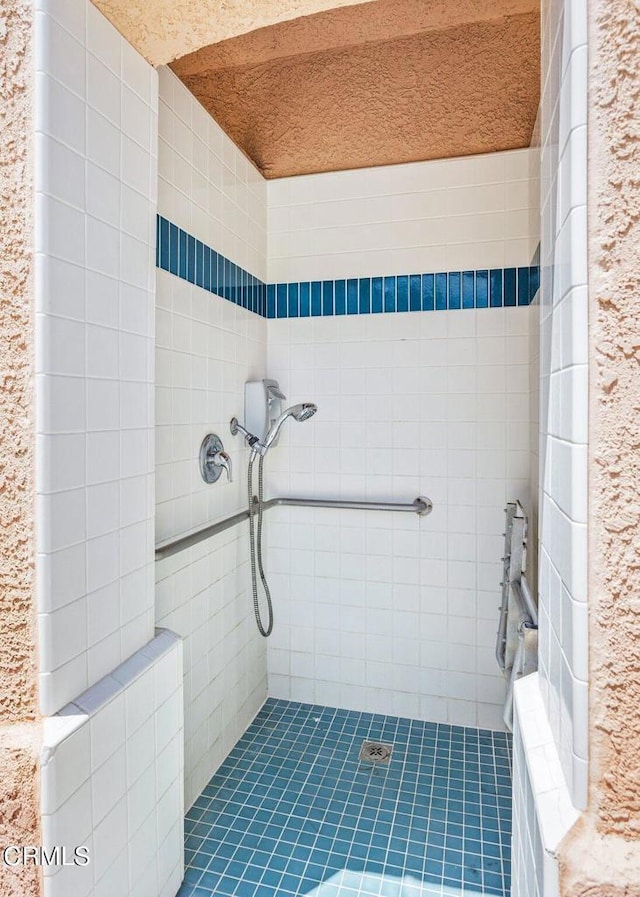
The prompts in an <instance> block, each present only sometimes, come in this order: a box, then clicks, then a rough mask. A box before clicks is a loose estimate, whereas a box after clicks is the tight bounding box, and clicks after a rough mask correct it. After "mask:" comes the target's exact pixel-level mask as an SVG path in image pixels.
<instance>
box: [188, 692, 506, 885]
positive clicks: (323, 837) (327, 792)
mask: <svg viewBox="0 0 640 897" xmlns="http://www.w3.org/2000/svg"><path fill="white" fill-rule="evenodd" d="M364 740H374V741H384V742H390V743H392V744H393V755H392V758H391V762H390V764H389V766H386V767H385V766H373V765H371V764H365V763H362V762H359V760H358V755H359V753H360V747H361V745H362V742H363V741H364ZM185 826H186V831H185V856H186V874H185V880H184V884H183V886H182V888H181V890H180V892H179V897H210V895H212V894H216V895H217V894H221V895H237V897H273V895H282V897H292V895H303V894H304V895H313V897H369V895H376V897H420V895H422V897H436V895H438V897H444V895H446V897H455V895H465V897H471V895H478V894H480V893H486V894H497V895H500V897H506V895H508V894H509V888H510V843H511V745H510V739H509V737H508V736H507V735H506V734H504V733H501V732H489V731H487V730H481V729H467V728H464V729H463V728H459V727H457V726H446V725H442V724H435V723H425V722H417V721H415V720H408V719H400V718H397V717H392V716H377V715H374V714H370V713H357V712H353V711H348V710H333V709H331V708H327V707H315V706H312V705H309V704H295V703H291V702H289V701H280V700H274V699H272V698H270V699H269V700H268V701H267V702H266V704H265V705H264V707H263V708H262V710H261V711H260V713H259V714H258V716H257V717H256V719H255V720H254V722H253V723H252V725H251V726H250V728H249V729H248V731H247V732H246V734H245V735H244V736H243V737H242V738H241V740H240V741H239V742H238V744H237V745H236V746H235V748H234V749H233V751H232V752H231V754H230V755H229V757H228V758H227V760H226V761H225V762H224V764H223V765H222V766H221V767H220V769H219V771H218V772H217V773H216V775H215V776H214V777H213V778H212V779H211V781H210V782H209V784H208V785H207V787H206V788H205V789H204V791H203V792H202V794H201V795H200V797H199V798H198V800H197V801H196V802H195V804H194V805H193V807H192V808H191V809H190V810H189V812H188V814H187V818H186V821H185Z"/></svg>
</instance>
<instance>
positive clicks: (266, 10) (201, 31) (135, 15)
mask: <svg viewBox="0 0 640 897" xmlns="http://www.w3.org/2000/svg"><path fill="white" fill-rule="evenodd" d="M362 2H363V0H200V2H199V3H194V2H193V0H93V3H94V5H95V6H97V7H98V9H99V10H100V11H101V12H102V13H103V14H104V15H105V16H106V17H107V18H108V19H109V21H110V22H112V23H113V25H115V27H116V28H117V29H118V31H119V32H120V34H122V35H123V37H125V38H126V39H127V40H128V41H129V43H130V44H132V45H133V46H134V47H135V48H136V50H138V52H139V53H141V54H142V55H143V56H144V58H145V59H146V60H147V61H148V62H150V63H151V64H152V65H163V64H165V63H167V62H172V61H173V60H174V59H177V58H178V57H179V56H184V55H185V54H186V53H192V52H193V51H194V50H198V49H199V48H200V47H207V46H208V45H209V44H214V43H217V42H218V41H221V40H226V39H227V38H230V37H235V36H236V35H238V34H245V33H246V32H247V31H253V30H254V29H255V28H265V27H266V26H267V25H273V24H274V23H275V22H286V21H287V20H289V19H295V18H297V17H298V16H308V15H311V14H312V13H315V12H320V11H321V10H323V9H333V7H335V6H353V5H355V4H357V3H362Z"/></svg>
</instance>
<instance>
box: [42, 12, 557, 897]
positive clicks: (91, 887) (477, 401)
mask: <svg viewBox="0 0 640 897" xmlns="http://www.w3.org/2000/svg"><path fill="white" fill-rule="evenodd" d="M37 37H38V44H37V48H38V53H37V59H36V67H37V72H38V75H37V91H36V107H37V109H38V110H39V111H38V116H39V117H38V122H39V129H38V133H37V143H36V155H37V160H38V168H37V170H38V183H37V189H38V197H37V202H38V206H37V210H38V216H39V217H38V221H39V222H40V224H39V227H38V229H37V233H36V253H37V308H38V330H37V342H38V347H37V364H38V369H37V378H38V391H39V395H40V396H42V399H41V402H40V404H39V406H38V410H37V426H38V440H39V443H38V444H39V451H40V456H41V458H42V459H45V458H46V463H41V464H40V471H41V475H40V478H39V482H38V507H39V514H40V521H41V526H40V536H39V538H40V543H39V547H38V568H37V575H38V582H39V602H40V604H39V611H40V639H41V644H42V646H43V650H42V668H41V683H42V684H41V694H42V712H43V714H45V715H46V716H47V726H46V729H45V731H46V740H47V751H48V753H47V758H48V760H47V764H44V767H43V769H44V771H43V793H44V794H45V796H46V800H45V806H46V809H45V810H44V813H45V820H46V825H45V838H46V839H49V840H51V839H52V840H51V843H58V840H59V839H61V838H62V839H67V840H68V839H69V838H72V839H73V840H74V841H77V843H90V844H91V846H92V849H93V850H95V852H96V856H100V857H101V859H100V860H99V861H98V862H96V863H95V864H93V865H92V866H91V867H90V868H89V869H88V871H85V873H84V875H83V876H82V877H70V873H68V872H67V871H66V870H62V871H60V872H57V873H56V874H53V875H47V876H46V889H45V892H46V893H47V895H48V897H57V895H62V894H64V895H65V897H67V895H72V897H84V895H89V894H95V895H105V897H106V895H109V897H112V895H115V894H116V893H118V894H120V893H122V894H127V895H128V894H131V895H143V894H154V895H155V894H162V895H163V897H173V895H175V894H176V893H177V891H178V889H179V887H180V883H181V880H182V877H183V874H184V871H185V866H184V864H185V862H186V869H187V875H186V877H185V884H184V886H183V887H184V889H185V890H184V892H183V893H185V894H187V893H188V894H192V893H193V894H195V895H197V897H204V895H206V894H216V893H220V894H225V895H229V897H231V895H232V894H238V895H240V897H245V895H246V897H253V895H254V894H259V895H260V897H267V895H269V894H275V893H290V894H292V895H293V894H296V893H314V894H322V895H323V897H329V895H336V897H337V895H338V894H342V895H346V897H355V894H356V893H373V894H383V893H384V894H386V893H387V892H388V893H394V894H403V895H405V897H408V895H409V894H416V895H417V894H423V895H429V897H431V895H432V894H433V895H435V894H438V895H441V897H443V895H454V894H468V893H472V892H474V893H478V892H483V891H484V892H485V893H491V894H498V895H506V894H507V893H508V888H509V881H510V847H509V842H510V833H511V822H510V819H511V816H510V775H511V773H510V770H511V766H510V763H511V743H510V736H509V735H507V733H505V731H504V723H503V703H504V697H505V682H504V678H503V676H502V674H501V673H500V672H499V670H498V668H497V665H496V661H495V657H494V645H495V633H496V626H497V607H498V603H499V592H500V579H501V575H502V569H503V566H502V560H501V554H502V550H503V538H502V534H503V531H504V507H505V503H506V502H507V501H513V500H515V499H519V500H520V501H521V502H522V503H523V504H524V505H525V506H526V507H527V508H529V509H530V510H531V513H532V521H533V520H535V511H536V507H537V473H536V470H537V463H538V455H539V445H538V432H537V431H538V418H537V395H538V389H539V387H538V371H537V364H538V351H537V339H538V338H537V334H538V327H539V308H538V287H539V277H540V275H539V271H540V268H539V259H540V256H539V252H538V243H539V237H540V234H539V201H538V195H539V150H538V149H536V148H531V149H524V150H514V151H508V152H499V153H493V154H491V155H481V156H475V157H468V158H454V159H447V160H442V161H434V162H421V163H412V164H407V165H398V166H393V167H386V168H370V169H361V170H357V171H345V172H330V173H327V174H318V175H309V176H301V177H296V178H284V179H279V180H273V181H269V182H267V181H265V180H264V179H263V178H262V176H261V175H260V174H259V172H258V171H257V170H256V169H255V168H254V167H253V165H252V164H251V163H250V162H249V161H248V159H247V158H246V157H245V156H244V155H243V154H242V153H241V152H240V150H239V149H238V148H237V147H236V146H235V145H234V144H233V143H232V141H231V140H230V139H229V138H228V137H227V135H226V134H225V133H224V132H223V131H222V130H221V128H220V127H219V126H218V125H217V124H216V123H215V122H214V121H213V119H212V118H211V117H210V116H209V115H208V114H207V113H206V112H205V110H204V109H203V108H202V107H201V106H200V105H199V104H198V102H197V101H196V100H195V99H194V97H193V96H192V95H191V94H190V93H189V92H188V91H187V89H186V88H185V87H184V85H183V84H182V83H181V82H180V81H179V79H178V78H177V77H176V76H175V75H174V74H173V73H172V72H171V71H170V69H169V68H166V67H162V68H160V69H159V71H158V72H156V71H154V70H153V69H152V68H151V67H150V66H149V65H148V64H147V63H146V62H144V60H142V58H141V57H139V56H138V55H137V54H136V53H135V51H134V50H133V49H132V48H131V47H130V46H129V45H128V44H127V43H126V41H124V39H123V38H122V37H120V35H119V34H118V33H117V32H116V31H115V29H114V28H113V27H112V26H111V25H110V24H109V23H107V21H106V20H105V19H104V18H103V17H102V16H101V15H100V14H99V13H98V12H97V10H96V9H95V8H94V7H93V6H92V5H91V4H90V3H88V2H84V0H83V2H82V3H77V4H51V3H49V2H45V0H42V2H41V3H40V4H39V7H38V30H37ZM265 377H270V378H275V379H277V380H278V381H279V384H280V387H281V388H282V390H283V391H284V393H285V394H286V396H287V402H288V404H293V403H296V402H301V401H313V402H315V403H316V404H317V405H318V413H317V414H316V415H315V416H314V417H313V419H312V420H311V421H309V422H308V423H305V424H304V425H303V426H298V425H295V424H294V425H291V426H290V427H289V429H286V428H285V429H284V430H283V432H282V436H281V439H280V444H279V446H278V447H277V448H276V449H275V450H274V451H273V452H272V453H270V454H269V456H268V458H267V460H266V462H265V469H266V492H267V495H268V496H297V497H303V498H325V499H357V500H363V501H374V500H375V501H397V502H412V501H413V500H414V499H415V498H416V497H417V496H427V497H428V498H429V499H430V500H431V501H432V502H433V510H432V512H431V513H430V514H429V515H427V516H424V517H418V516H416V515H414V514H394V513H391V512H387V513H381V512H378V511H367V510H334V509H320V508H313V509H312V508H291V507H278V508H275V509H271V510H270V511H269V512H268V515H267V517H266V525H265V527H266V534H265V536H266V543H265V545H266V547H265V551H266V560H267V567H268V575H269V578H270V581H271V585H272V589H273V593H274V605H275V628H274V632H273V635H272V637H271V638H270V639H269V640H268V641H267V642H266V641H265V640H264V639H262V638H261V637H260V635H259V633H258V632H257V630H256V627H255V622H254V620H253V614H252V607H251V601H250V594H249V546H248V535H247V532H246V529H247V527H246V525H239V526H236V527H234V528H230V529H228V530H226V531H225V532H224V533H222V534H220V535H217V536H215V537H213V538H211V539H209V540H206V541H202V542H200V543H198V544H195V545H193V546H192V547H189V548H187V549H185V550H184V551H181V552H178V553H175V554H173V555H171V556H162V557H160V556H159V557H158V558H157V559H156V560H155V562H154V547H155V546H158V545H162V544H166V543H168V542H170V541H171V540H173V539H175V538H177V537H179V536H182V535H184V534H185V533H191V532H194V531H196V530H198V529H200V528H202V527H203V526H205V525H206V524H207V523H209V522H210V521H215V520H219V519H222V518H226V517H228V516H230V515H233V514H235V513H237V512H240V511H242V510H243V509H245V508H246V504H247V498H246V494H245V493H246V483H245V481H246V469H247V460H248V456H249V451H248V449H247V448H246V447H245V445H244V442H243V440H242V439H241V438H240V437H234V436H232V435H231V433H230V430H229V422H230V420H231V418H232V417H234V416H237V417H239V418H240V419H241V420H242V418H243V414H244V384H245V382H247V381H251V380H261V379H263V378H265ZM208 433H216V434H218V435H219V436H220V437H221V439H222V441H223V443H224V448H225V450H226V451H227V452H228V453H229V454H230V456H231V459H232V462H233V479H232V481H231V482H228V483H227V482H226V481H223V480H220V481H219V482H218V483H217V484H215V485H207V484H205V483H204V482H203V481H202V479H201V477H200V471H199V468H198V464H197V454H198V448H199V446H200V443H201V442H202V439H203V437H204V436H205V435H206V434H208ZM534 541H535V540H534ZM532 550H533V551H534V552H535V545H534V546H532ZM154 570H155V588H154ZM62 636H64V637H62ZM265 702H266V703H265ZM278 727H281V728H278ZM282 727H284V728H282ZM96 733H97V734H96ZM294 734H295V735H296V737H297V738H299V741H298V742H296V745H297V746H295V745H294V746H293V747H291V745H288V744H287V739H288V738H289V737H290V736H291V737H293V735H294ZM366 736H371V737H372V738H373V739H375V740H381V741H387V740H389V741H390V742H392V743H393V750H394V751H395V754H392V760H391V763H390V766H389V767H388V769H385V770H382V769H378V768H370V767H367V766H365V767H362V766H358V754H357V751H358V750H359V746H360V741H361V740H362V738H365V737H366ZM305 739H306V740H305ZM285 749H286V750H285ZM307 749H308V750H318V751H320V753H319V757H320V758H321V760H320V762H318V761H317V759H316V760H313V758H312V757H307V756H306V755H305V754H304V750H307ZM350 750H355V752H356V753H355V758H354V757H352V756H351V754H350V753H349V751H350ZM287 751H293V753H294V754H295V753H296V751H297V752H298V753H299V754H300V756H295V757H294V756H289V755H288V754H287ZM278 752H280V753H278ZM278 758H279V761H281V762H280V765H278V762H279V761H278ZM244 761H246V763H244ZM249 761H250V762H249ZM325 761H326V763H328V764H329V766H328V767H327V769H326V770H324V769H320V767H322V766H323V764H324V762H325ZM334 762H335V764H337V765H333V764H334ZM78 763H81V764H83V765H82V773H83V779H82V783H79V782H77V781H76V780H75V779H74V778H73V775H72V770H74V769H77V765H78ZM243 763H244V765H243ZM274 764H275V765H274ZM285 774H286V775H289V774H290V775H289V780H288V784H287V783H286V782H285V781H284V778H283V776H285ZM291 776H292V777H291ZM314 777H317V778H314ZM348 780H349V781H353V783H354V785H353V793H354V794H359V795H360V796H361V797H362V806H363V807H364V808H365V809H366V812H364V811H363V812H362V813H360V814H358V813H357V812H356V810H355V809H354V807H355V805H354V804H353V801H352V803H351V804H349V806H348V808H346V806H341V808H340V809H339V811H338V810H337V809H336V807H335V806H333V805H332V804H331V801H335V800H337V799H338V794H337V792H339V791H341V790H345V789H346V787H347V784H346V783H347V781H348ZM292 783H297V784H292ZM307 784H308V785H309V787H310V789H311V790H310V791H309V792H308V793H307V792H305V791H304V787H306V785H307ZM262 785H264V786H265V788H266V787H267V785H268V788H269V789H272V790H271V791H269V790H267V791H266V792H265V793H264V794H262V795H261V797H260V800H259V801H257V800H254V798H255V797H256V789H258V786H260V788H262ZM298 786H300V787H298ZM303 786H304V787H303ZM296 789H297V790H296ZM314 789H315V790H314ZM323 789H324V790H323ZM327 789H328V790H327ZM329 791H330V792H331V794H329ZM252 795H253V797H252ZM296 795H297V796H296ZM300 795H307V797H308V798H309V801H308V803H307V804H306V805H305V804H304V801H303V802H302V803H300V802H296V801H298V798H300ZM407 795H409V796H407ZM305 800H306V798H305ZM252 801H253V802H252ZM323 801H327V802H326V803H324V804H323ZM386 802H388V803H386ZM343 803H344V802H343ZM346 803H348V801H347V802H346ZM405 803H406V804H407V806H405ZM290 804H292V806H289V805H290ZM391 804H393V806H391ZM293 805H295V812H294V808H293ZM304 806H307V809H309V808H311V809H313V808H314V807H315V810H316V811H319V809H322V810H323V812H324V815H320V816H315V817H314V816H313V813H311V811H310V812H309V818H308V819H306V818H301V817H300V813H301V808H302V807H304ZM331 813H334V814H335V813H338V816H335V815H334V816H331V815H330V814H331ZM185 814H186V842H185V843H186V853H185V854H184V855H183V845H182V838H183V825H184V824H185V823H184V822H183V816H184V815H185ZM287 814H289V815H290V816H291V817H292V818H294V819H297V820H298V821H297V822H295V823H294V825H293V829H291V827H290V826H288V823H287V822H286V819H285V818H284V817H286V816H287ZM327 814H329V815H327ZM354 814H355V815H354ZM465 814H466V815H465ZM275 817H277V818H275ZM345 817H346V818H345ZM352 817H353V818H352ZM356 817H357V818H356ZM243 819H246V820H248V824H251V825H254V826H257V827H259V826H260V825H263V827H264V826H266V827H267V829H269V833H268V834H266V835H264V836H265V837H267V838H268V840H269V843H268V844H266V845H264V844H262V845H260V844H258V845H257V844H256V843H254V842H253V841H251V842H250V843H249V842H247V843H245V842H243V840H242V839H243V838H244V837H245V835H246V836H248V835H251V836H254V835H256V832H255V831H247V832H244V833H241V834H238V832H239V831H240V830H239V828H238V825H239V822H238V820H243ZM221 820H222V821H221ZM309 820H311V821H312V822H313V825H316V828H315V829H314V828H313V826H311V828H309V827H308V826H307V823H308V822H309ZM375 820H377V823H376V824H378V823H379V824H380V826H381V828H380V829H376V828H375V825H374V822H375ZM324 825H326V826H328V828H327V829H326V831H321V830H320V829H321V828H322V826H324ZM278 826H280V828H279V829H278ZM317 826H320V828H318V827H317ZM223 829H224V831H223ZM283 831H284V832H286V834H284V835H283ZM311 831H313V837H311V835H310V832H311ZM278 832H279V834H278ZM228 833H232V836H231V837H227V834H228ZM234 833H235V834H234ZM263 834H264V833H263ZM294 836H295V837H294ZM288 838H289V840H288ZM291 838H292V840H291ZM56 839H58V840H56ZM234 839H235V840H234ZM309 839H310V840H309ZM322 839H324V840H322ZM403 839H404V840H403ZM392 842H393V843H392ZM401 842H402V843H404V847H401V846H400V845H401ZM345 845H347V846H346V848H345ZM362 845H365V846H366V850H365V848H364V847H363V846H362ZM343 848H345V850H346V852H344V853H341V850H342V849H343ZM296 850H299V851H300V855H299V856H298V855H297V854H295V851H296ZM263 854H264V856H263ZM289 854H290V855H289ZM303 855H304V861H302V859H301V857H302V856H303ZM136 857H139V858H140V857H141V858H142V859H141V860H140V862H139V863H137V862H136V860H135V858H136ZM341 857H342V858H343V859H340V858H341ZM293 860H295V861H297V862H298V863H300V862H302V866H299V865H298V866H295V868H294V867H291V868H290V867H289V866H288V864H289V863H290V862H291V861H293ZM343 860H344V862H343ZM214 861H215V862H214ZM231 864H235V865H233V866H232V868H230V866H231ZM238 864H240V865H238ZM251 870H254V871H253V872H252V871H251ZM255 870H259V871H260V876H259V877H257V878H256V872H255ZM267 872H268V873H269V875H268V876H267V875H266V873H267ZM368 875H369V876H370V878H367V876H368ZM296 876H297V878H296ZM314 876H315V877H314ZM341 876H342V877H341ZM403 876H404V881H403ZM285 877H286V879H285ZM365 879H366V881H365ZM387 880H388V881H387ZM385 881H386V882H387V883H386V884H385ZM389 882H391V883H390V884H389ZM394 882H395V884H394ZM398 882H399V883H398ZM385 888H390V890H389V891H387V890H385Z"/></svg>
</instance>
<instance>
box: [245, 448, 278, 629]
mask: <svg viewBox="0 0 640 897" xmlns="http://www.w3.org/2000/svg"><path fill="white" fill-rule="evenodd" d="M256 457H258V452H253V451H252V452H251V457H250V458H249V467H248V470H247V487H248V488H247V491H248V498H249V547H250V556H251V587H252V590H253V612H254V614H255V617H256V624H257V626H258V631H259V633H260V635H262V636H264V637H265V638H267V637H268V636H270V635H271V630H272V629H273V605H272V603H271V592H270V591H269V584H268V583H267V577H266V576H265V574H264V568H263V566H262V495H263V488H262V471H263V466H264V455H260V456H259V457H260V460H259V461H258V507H257V510H256V509H255V508H254V502H253V462H254V461H255V460H256ZM256 516H257V518H258V523H257V532H256V522H255V517H256ZM256 568H257V569H256ZM258 573H259V574H260V580H261V582H262V587H263V589H264V594H265V597H266V599H267V625H266V627H265V625H264V624H263V622H262V615H261V614H260V602H259V599H258V576H257V574H258Z"/></svg>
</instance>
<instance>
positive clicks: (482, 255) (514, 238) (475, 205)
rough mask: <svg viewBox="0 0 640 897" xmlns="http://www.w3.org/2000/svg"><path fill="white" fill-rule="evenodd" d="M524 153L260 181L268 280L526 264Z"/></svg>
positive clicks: (532, 182)
mask: <svg viewBox="0 0 640 897" xmlns="http://www.w3.org/2000/svg"><path fill="white" fill-rule="evenodd" d="M532 152H533V151H532V150H514V151H509V152H505V153H492V154H491V155H486V156H482V155H480V156H473V157H468V158H458V159H447V160H438V161H435V162H416V163H410V164H407V165H394V166H385V167H382V168H367V169H359V170H357V171H343V172H331V173H328V174H317V175H305V176H303V177H296V178H279V179H277V180H272V181H269V182H268V183H267V196H268V232H269V265H268V276H269V281H270V282H286V281H305V280H320V279H323V278H341V277H369V276H373V275H385V274H390V275H392V274H410V273H422V272H429V271H458V270H465V269H466V270H469V269H472V270H473V269H476V268H492V267H508V266H515V267H517V266H527V265H529V264H530V263H531V258H532V256H533V253H534V251H535V247H536V244H537V242H538V227H537V214H536V215H535V216H533V222H534V224H533V227H532V215H531V211H532V210H536V211H537V209H538V184H537V176H536V177H535V178H532V177H531V171H530V157H531V153H532Z"/></svg>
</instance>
